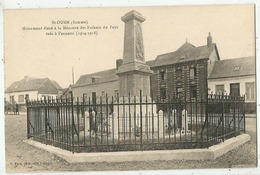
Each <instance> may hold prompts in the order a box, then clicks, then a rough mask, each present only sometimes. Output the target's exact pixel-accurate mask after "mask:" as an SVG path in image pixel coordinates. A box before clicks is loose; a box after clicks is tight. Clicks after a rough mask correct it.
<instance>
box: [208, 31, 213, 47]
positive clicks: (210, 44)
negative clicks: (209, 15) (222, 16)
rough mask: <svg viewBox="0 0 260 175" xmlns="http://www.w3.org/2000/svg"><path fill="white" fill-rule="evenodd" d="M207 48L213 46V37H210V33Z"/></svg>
mask: <svg viewBox="0 0 260 175" xmlns="http://www.w3.org/2000/svg"><path fill="white" fill-rule="evenodd" d="M207 46H208V47H211V46H212V37H211V35H210V32H209V36H208V37H207Z"/></svg>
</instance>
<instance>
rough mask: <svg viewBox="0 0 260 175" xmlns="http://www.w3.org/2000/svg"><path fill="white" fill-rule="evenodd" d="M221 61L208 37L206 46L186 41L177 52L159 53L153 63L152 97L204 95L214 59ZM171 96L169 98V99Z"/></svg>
mask: <svg viewBox="0 0 260 175" xmlns="http://www.w3.org/2000/svg"><path fill="white" fill-rule="evenodd" d="M218 60H220V58H219V54H218V49H217V45H216V44H215V43H212V37H211V36H210V34H209V36H208V37H207V45H204V46H199V47H195V46H193V45H192V44H190V43H188V42H186V43H184V44H183V45H182V46H181V47H180V48H179V49H177V50H176V51H175V52H171V53H166V54H162V55H158V56H157V58H156V59H155V60H154V61H153V62H151V63H150V65H151V69H152V70H153V72H154V74H153V75H152V76H151V91H152V92H151V93H152V96H153V99H160V100H164V101H168V100H170V99H171V98H175V97H178V98H184V97H186V99H189V98H196V97H197V98H200V97H202V98H205V97H206V95H207V92H208V87H207V77H208V75H210V73H211V71H212V68H213V65H214V62H215V61H218ZM169 98H170V99H169Z"/></svg>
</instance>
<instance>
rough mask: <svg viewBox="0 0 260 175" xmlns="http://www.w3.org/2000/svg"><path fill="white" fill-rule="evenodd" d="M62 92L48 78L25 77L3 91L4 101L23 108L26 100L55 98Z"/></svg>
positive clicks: (59, 87) (56, 84) (57, 85)
mask: <svg viewBox="0 0 260 175" xmlns="http://www.w3.org/2000/svg"><path fill="white" fill-rule="evenodd" d="M61 90H62V88H61V86H60V85H59V84H58V83H57V82H56V81H52V80H50V79H49V78H32V77H28V76H25V77H24V79H22V80H20V81H16V82H14V83H13V84H11V86H9V87H8V88H7V89H6V90H5V101H6V102H9V103H11V104H18V105H19V106H24V105H25V103H26V99H29V100H35V99H41V98H44V97H46V98H51V97H53V98H56V96H57V95H58V93H59V92H60V91H61Z"/></svg>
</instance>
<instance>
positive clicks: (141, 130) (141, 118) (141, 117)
mask: <svg viewBox="0 0 260 175" xmlns="http://www.w3.org/2000/svg"><path fill="white" fill-rule="evenodd" d="M140 120H141V121H140V133H141V135H140V140H141V150H143V114H142V90H140Z"/></svg>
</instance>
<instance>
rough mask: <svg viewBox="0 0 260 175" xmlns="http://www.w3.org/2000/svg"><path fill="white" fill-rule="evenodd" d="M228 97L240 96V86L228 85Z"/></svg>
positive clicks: (237, 84)
mask: <svg viewBox="0 0 260 175" xmlns="http://www.w3.org/2000/svg"><path fill="white" fill-rule="evenodd" d="M230 95H232V96H240V84H239V83H231V84H230Z"/></svg>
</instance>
